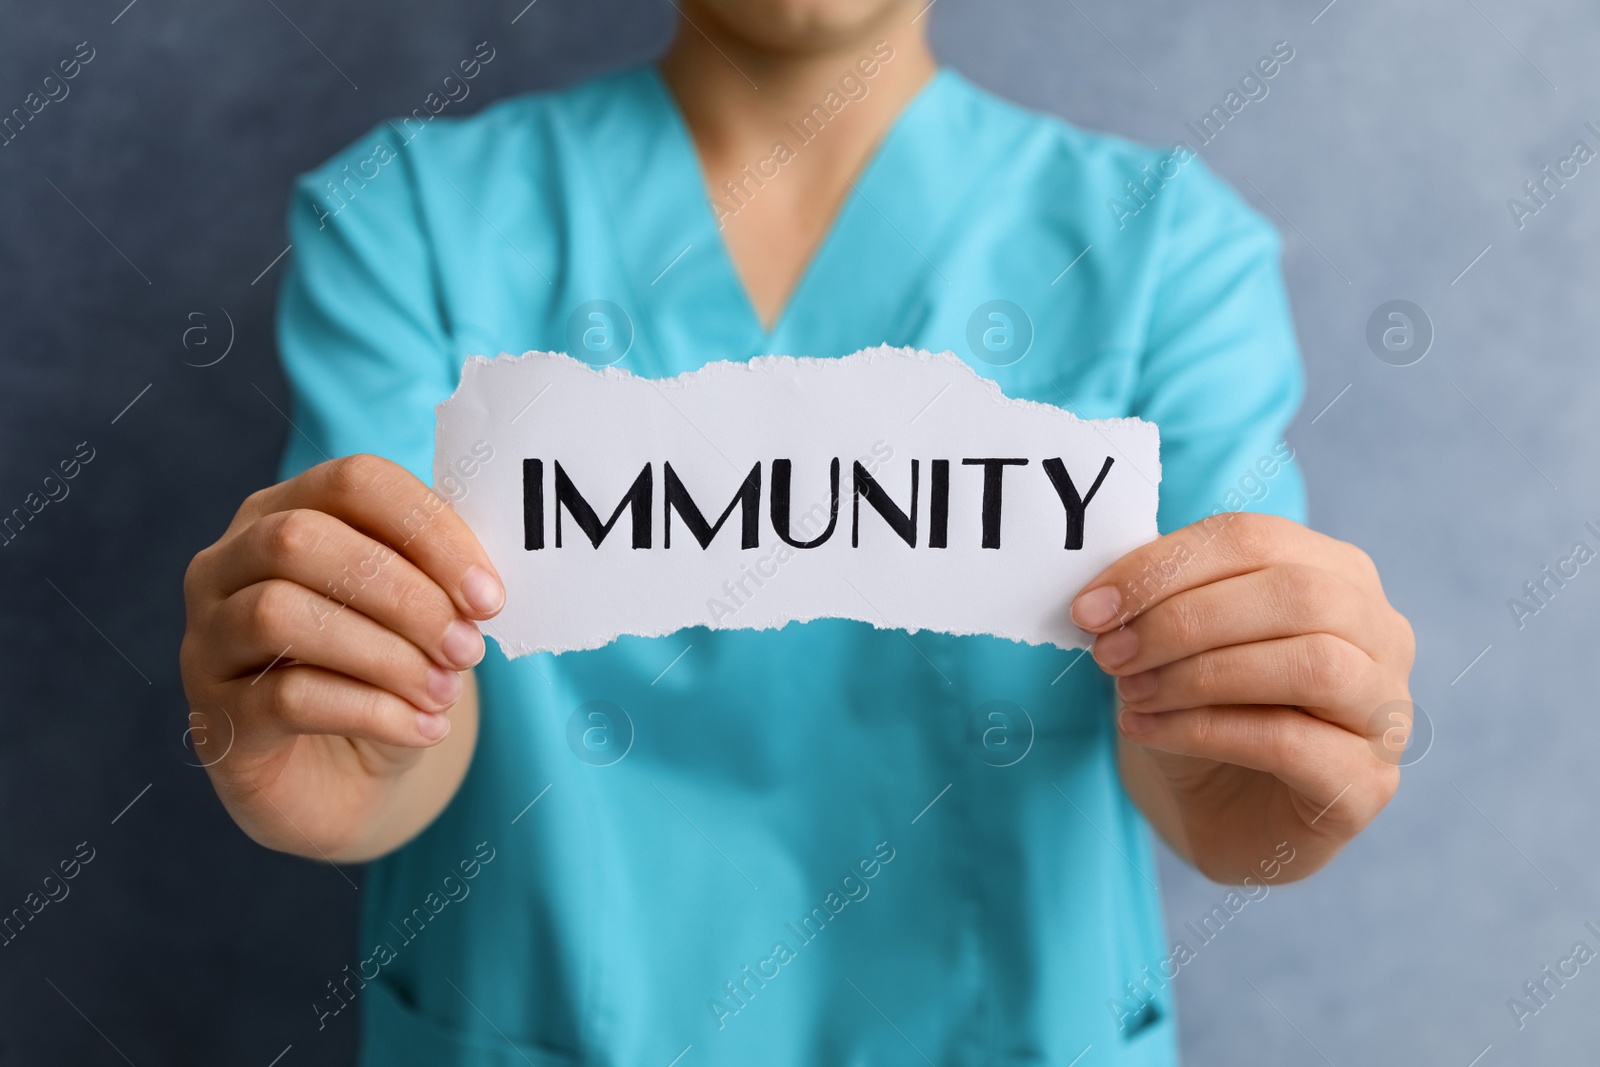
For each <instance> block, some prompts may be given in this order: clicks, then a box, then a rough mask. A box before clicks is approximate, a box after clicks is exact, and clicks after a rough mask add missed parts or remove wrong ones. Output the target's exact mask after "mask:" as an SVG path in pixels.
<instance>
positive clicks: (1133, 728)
mask: <svg viewBox="0 0 1600 1067" xmlns="http://www.w3.org/2000/svg"><path fill="white" fill-rule="evenodd" d="M1117 728H1118V729H1120V730H1121V731H1122V732H1123V733H1125V734H1142V733H1144V732H1145V731H1146V730H1148V729H1149V728H1150V716H1148V715H1141V714H1140V713H1138V712H1136V711H1129V710H1127V709H1126V708H1124V709H1123V710H1121V711H1119V712H1117Z"/></svg>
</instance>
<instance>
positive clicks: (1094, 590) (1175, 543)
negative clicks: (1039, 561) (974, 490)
mask: <svg viewBox="0 0 1600 1067" xmlns="http://www.w3.org/2000/svg"><path fill="white" fill-rule="evenodd" d="M1344 547H1347V546H1344ZM1291 560H1294V561H1297V562H1300V563H1310V564H1316V565H1320V566H1326V567H1329V568H1330V569H1335V570H1337V569H1339V567H1340V565H1341V562H1346V563H1347V562H1348V561H1347V560H1345V559H1344V551H1343V547H1341V546H1340V545H1339V542H1337V541H1334V540H1333V539H1332V538H1331V537H1326V536H1324V535H1323V534H1319V533H1316V532H1315V531H1312V530H1308V529H1306V528H1305V527H1304V526H1302V525H1300V524H1299V523H1297V522H1291V521H1290V520H1288V519H1282V518H1279V517H1277V516H1276V515H1255V514H1251V513H1249V512H1222V513H1220V514H1217V515H1213V516H1211V517H1210V518H1208V519H1203V520H1201V521H1200V522H1197V523H1194V524H1192V525H1190V526H1185V527H1184V528H1183V529H1181V530H1175V531H1173V532H1172V533H1170V534H1167V535H1166V536H1165V537H1160V538H1157V539H1156V540H1154V541H1152V542H1150V543H1149V544H1147V545H1143V546H1141V547H1139V548H1136V549H1134V550H1133V551H1132V552H1129V553H1128V554H1127V555H1125V556H1123V557H1122V558H1121V559H1119V560H1117V561H1116V562H1115V563H1113V564H1112V565H1111V566H1109V567H1107V568H1106V569H1105V570H1104V571H1101V572H1100V574H1099V575H1098V576H1096V577H1095V578H1094V580H1093V581H1091V582H1089V583H1088V584H1087V585H1085V586H1084V588H1083V591H1082V592H1080V593H1079V594H1078V595H1077V597H1076V598H1075V599H1074V600H1073V602H1072V620H1073V622H1075V623H1077V624H1078V626H1080V627H1081V628H1083V629H1084V630H1087V631H1089V632H1091V633H1103V632H1105V631H1106V630H1110V629H1112V628H1114V627H1116V626H1118V625H1121V624H1124V623H1127V622H1129V621H1131V620H1132V619H1134V618H1136V617H1137V616H1138V615H1139V614H1140V613H1141V612H1145V611H1148V610H1150V609H1151V608H1153V607H1155V606H1156V605H1157V604H1160V603H1162V602H1163V601H1165V600H1167V599H1169V598H1171V597H1173V596H1175V595H1176V594H1178V593H1181V592H1183V591H1184V590H1186V589H1195V588H1198V587H1199V586H1202V585H1207V584H1209V583H1211V582H1216V581H1220V580H1222V579H1224V578H1232V577H1234V576H1236V575H1240V574H1249V573H1250V572H1252V571H1258V570H1261V569H1263V568H1265V567H1268V566H1270V565H1272V564H1275V563H1286V562H1289V561H1291Z"/></svg>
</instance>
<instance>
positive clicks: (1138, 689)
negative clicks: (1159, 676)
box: [1117, 671, 1156, 704]
mask: <svg viewBox="0 0 1600 1067" xmlns="http://www.w3.org/2000/svg"><path fill="white" fill-rule="evenodd" d="M1155 692H1156V672H1155V671H1140V672H1139V673H1138V674H1130V675H1128V677H1126V678H1120V679H1118V680H1117V695H1118V696H1120V697H1122V699H1123V700H1125V701H1126V702H1127V703H1129V704H1134V703H1137V702H1139V701H1141V700H1145V699H1148V698H1149V697H1152V696H1154V695H1155Z"/></svg>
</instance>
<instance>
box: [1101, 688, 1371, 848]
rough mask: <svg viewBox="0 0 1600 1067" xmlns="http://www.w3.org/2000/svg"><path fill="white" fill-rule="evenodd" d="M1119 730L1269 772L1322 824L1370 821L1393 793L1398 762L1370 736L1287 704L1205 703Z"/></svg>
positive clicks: (1126, 723) (1132, 718) (1181, 751)
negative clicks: (1377, 752) (1384, 755)
mask: <svg viewBox="0 0 1600 1067" xmlns="http://www.w3.org/2000/svg"><path fill="white" fill-rule="evenodd" d="M1117 723H1118V728H1119V729H1120V730H1121V731H1122V733H1123V734H1124V735H1125V736H1126V737H1127V738H1128V739H1129V740H1130V741H1132V742H1134V743H1135V744H1138V745H1142V746H1144V747H1146V748H1152V749H1157V750H1159V751H1162V752H1171V753H1174V754H1176V755H1181V756H1190V757H1194V758H1197V759H1206V760H1214V761H1216V762H1218V763H1226V764H1232V765H1234V766H1238V767H1245V768H1248V769H1250V770H1254V771H1260V772H1262V773H1264V774H1270V775H1272V776H1273V777H1275V778H1277V779H1279V780H1280V781H1282V782H1283V783H1284V784H1285V785H1287V786H1288V787H1289V788H1290V789H1291V790H1293V791H1294V792H1295V793H1296V794H1297V795H1298V797H1299V799H1300V801H1301V802H1302V805H1303V808H1302V814H1303V815H1304V817H1305V819H1306V822H1307V823H1308V824H1309V825H1312V826H1316V825H1317V823H1318V822H1320V821H1322V820H1323V819H1324V817H1326V819H1327V820H1328V822H1329V823H1330V829H1331V828H1332V827H1333V826H1349V825H1354V826H1356V827H1358V828H1359V827H1362V826H1365V825H1366V824H1367V823H1369V822H1371V821H1372V819H1373V818H1374V817H1375V816H1376V815H1377V813H1378V812H1379V811H1380V810H1381V809H1382V808H1383V806H1384V804H1386V803H1387V802H1388V800H1389V798H1390V797H1391V796H1393V794H1394V789H1395V785H1396V783H1397V782H1398V779H1399V768H1398V767H1397V766H1395V765H1394V764H1393V763H1391V762H1387V761H1384V760H1381V759H1378V758H1377V757H1375V756H1374V754H1373V752H1372V749H1371V747H1370V745H1369V743H1368V742H1367V741H1365V740H1364V739H1362V738H1359V737H1356V736H1354V735H1352V734H1350V733H1348V732H1346V731H1344V730H1341V729H1339V728H1338V727H1336V726H1332V725H1330V724H1328V723H1326V722H1323V721H1322V720H1320V719H1316V718H1313V717H1312V716H1310V715H1307V714H1305V713H1303V712H1300V711H1296V710H1295V709H1293V708H1287V707H1239V706H1221V707H1203V708H1187V709H1184V710H1181V711H1168V712H1162V713H1160V714H1156V715H1132V714H1124V715H1120V716H1119V717H1118V720H1117Z"/></svg>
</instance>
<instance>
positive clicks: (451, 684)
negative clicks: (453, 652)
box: [428, 667, 461, 736]
mask: <svg viewBox="0 0 1600 1067" xmlns="http://www.w3.org/2000/svg"><path fill="white" fill-rule="evenodd" d="M428 695H429V696H430V697H432V698H433V699H434V700H435V701H436V702H437V703H439V704H442V705H447V706H448V705H450V704H454V703H455V702H456V699H457V698H458V697H460V696H461V675H459V674H457V673H456V672H455V671H447V670H444V669H443V668H440V667H429V668H428ZM440 736H443V735H440Z"/></svg>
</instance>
